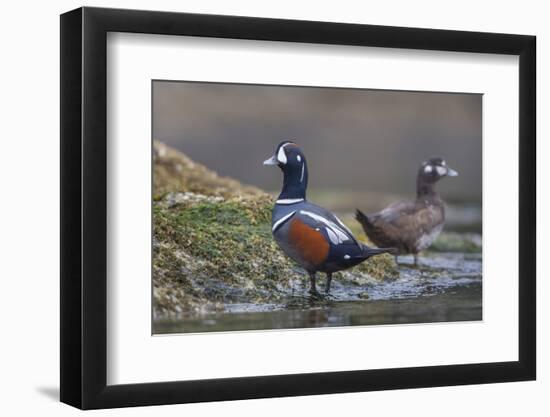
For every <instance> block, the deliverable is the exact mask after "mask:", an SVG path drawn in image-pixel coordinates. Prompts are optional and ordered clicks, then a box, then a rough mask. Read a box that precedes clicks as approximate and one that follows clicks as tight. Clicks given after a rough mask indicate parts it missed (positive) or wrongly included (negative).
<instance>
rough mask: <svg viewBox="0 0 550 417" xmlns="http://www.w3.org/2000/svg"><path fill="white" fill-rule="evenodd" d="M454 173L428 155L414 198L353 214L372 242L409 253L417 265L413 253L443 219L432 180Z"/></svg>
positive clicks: (437, 229)
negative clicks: (372, 210)
mask: <svg viewBox="0 0 550 417" xmlns="http://www.w3.org/2000/svg"><path fill="white" fill-rule="evenodd" d="M457 175H458V173H457V172H456V171H454V170H452V169H451V168H449V167H448V166H447V164H446V163H445V161H444V160H443V159H441V158H431V159H429V160H428V161H426V162H424V163H423V164H422V165H421V166H420V169H419V171H418V177H417V180H416V200H414V201H399V202H397V203H393V204H391V205H390V206H388V207H386V208H385V209H384V210H382V211H380V212H378V213H374V214H368V215H366V214H364V213H362V212H361V211H360V210H357V213H356V216H355V218H356V219H357V220H358V221H359V223H361V225H362V226H363V229H364V230H365V233H366V234H367V236H368V238H369V239H370V240H371V241H372V242H373V243H374V244H375V245H379V246H386V245H387V246H392V247H395V248H397V250H398V253H399V254H406V253H412V254H413V256H414V264H415V265H417V261H418V260H417V254H418V253H419V252H420V251H422V250H424V249H426V248H427V247H429V246H430V245H431V244H432V242H433V241H434V240H435V238H436V237H437V236H438V235H439V233H440V232H441V230H442V229H443V224H444V223H445V207H444V205H443V201H442V200H441V198H440V197H439V195H438V194H437V192H436V191H435V183H436V182H438V181H439V180H440V179H441V178H443V177H456V176H457ZM396 261H397V256H396Z"/></svg>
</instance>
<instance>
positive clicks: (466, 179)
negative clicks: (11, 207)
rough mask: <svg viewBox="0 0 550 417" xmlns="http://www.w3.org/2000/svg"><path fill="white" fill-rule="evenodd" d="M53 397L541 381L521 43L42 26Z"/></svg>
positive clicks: (130, 402)
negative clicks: (51, 174)
mask: <svg viewBox="0 0 550 417" xmlns="http://www.w3.org/2000/svg"><path fill="white" fill-rule="evenodd" d="M61 102H62V104H61V164H62V166H61V210H62V211H61V220H62V221H61V238H62V239H61V267H62V268H61V313H60V314H61V401H63V402H65V403H67V404H71V405H73V406H76V407H79V408H83V409H90V408H109V407H123V406H137V405H154V404H171V403H186V402H199V401H217V400H232V399H247V398H263V397H276V396H296V395H313V394H324V393H341V392H353V391H368V390H385V389H398V388H416V387H433V386H443V385H460V384H478V383H492V382H504V381H521V380H531V379H535V375H536V351H535V345H536V343H535V342H536V334H535V328H536V317H535V288H536V286H535V282H536V276H535V247H536V241H535V231H536V224H535V214H536V212H535V210H536V209H535V201H536V193H535V171H536V158H535V102H536V100H535V38H534V37H532V36H525V35H508V34H492V33H474V32H458V31H446V30H431V29H414V28H398V27H384V26H371V25H356V24H340V23H327V22H310V21H291V20H276V19H263V18H250V17H236V16H214V15H197V14H185V13H168V12H150V11H135V10H115V9H98V8H81V9H77V10H74V11H71V12H68V13H66V14H64V15H62V16H61Z"/></svg>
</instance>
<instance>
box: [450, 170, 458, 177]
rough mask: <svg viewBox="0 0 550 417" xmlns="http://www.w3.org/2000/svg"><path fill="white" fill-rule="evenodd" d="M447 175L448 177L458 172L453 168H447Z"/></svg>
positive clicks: (454, 175) (456, 174)
mask: <svg viewBox="0 0 550 417" xmlns="http://www.w3.org/2000/svg"><path fill="white" fill-rule="evenodd" d="M447 176H448V177H456V176H458V172H456V171H455V170H454V169H451V168H447Z"/></svg>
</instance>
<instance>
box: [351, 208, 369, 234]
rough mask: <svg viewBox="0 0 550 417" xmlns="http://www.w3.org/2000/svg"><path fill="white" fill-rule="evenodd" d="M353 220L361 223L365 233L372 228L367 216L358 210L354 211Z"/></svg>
mask: <svg viewBox="0 0 550 417" xmlns="http://www.w3.org/2000/svg"><path fill="white" fill-rule="evenodd" d="M355 220H357V221H358V222H359V223H361V225H362V226H363V229H365V231H367V230H369V229H370V228H371V227H372V226H373V224H372V222H371V220H370V219H369V216H367V215H366V214H365V213H363V212H362V211H361V210H359V209H355Z"/></svg>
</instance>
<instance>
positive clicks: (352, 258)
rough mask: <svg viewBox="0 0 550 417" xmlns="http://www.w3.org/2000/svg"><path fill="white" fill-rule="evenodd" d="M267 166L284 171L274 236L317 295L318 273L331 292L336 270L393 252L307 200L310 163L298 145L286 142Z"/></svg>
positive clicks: (274, 213) (273, 221)
mask: <svg viewBox="0 0 550 417" xmlns="http://www.w3.org/2000/svg"><path fill="white" fill-rule="evenodd" d="M264 165H277V166H279V168H281V170H282V171H283V174H284V180H283V190H282V191H281V194H280V195H279V198H278V199H277V201H276V203H275V207H274V208H273V213H272V227H271V230H272V233H273V237H274V238H275V241H276V242H277V244H278V245H279V246H280V247H281V249H282V250H283V251H284V252H285V253H286V254H287V255H288V256H289V257H290V258H291V259H293V260H294V261H295V262H297V263H298V264H299V265H300V266H301V267H302V268H304V269H305V270H306V271H307V272H308V274H309V277H310V282H311V288H310V293H311V294H312V295H313V296H318V295H319V293H318V292H317V289H316V285H315V278H316V273H317V272H325V273H326V274H327V283H326V287H325V292H326V293H329V291H330V282H331V280H332V273H333V272H336V271H340V270H343V269H347V268H350V267H352V266H355V265H357V264H359V263H361V262H363V261H365V260H367V259H368V258H370V257H371V256H374V255H378V254H381V253H386V252H393V249H382V248H380V249H378V248H369V247H368V246H365V245H363V244H362V243H360V242H358V241H357V240H356V239H355V237H354V236H353V235H352V233H351V232H350V230H349V229H348V228H347V227H346V226H345V225H344V224H343V223H342V222H341V221H340V220H339V219H338V218H337V217H336V216H335V215H334V214H332V213H331V212H330V211H328V210H326V209H324V208H322V207H319V206H316V205H315V204H312V203H310V202H309V201H307V200H306V189H307V180H308V171H307V162H306V158H305V156H304V154H303V153H302V151H301V150H300V148H299V147H298V145H296V144H295V143H293V142H282V143H281V144H279V146H277V149H276V152H275V155H273V156H272V157H271V158H269V159H267V160H266V161H264Z"/></svg>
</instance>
